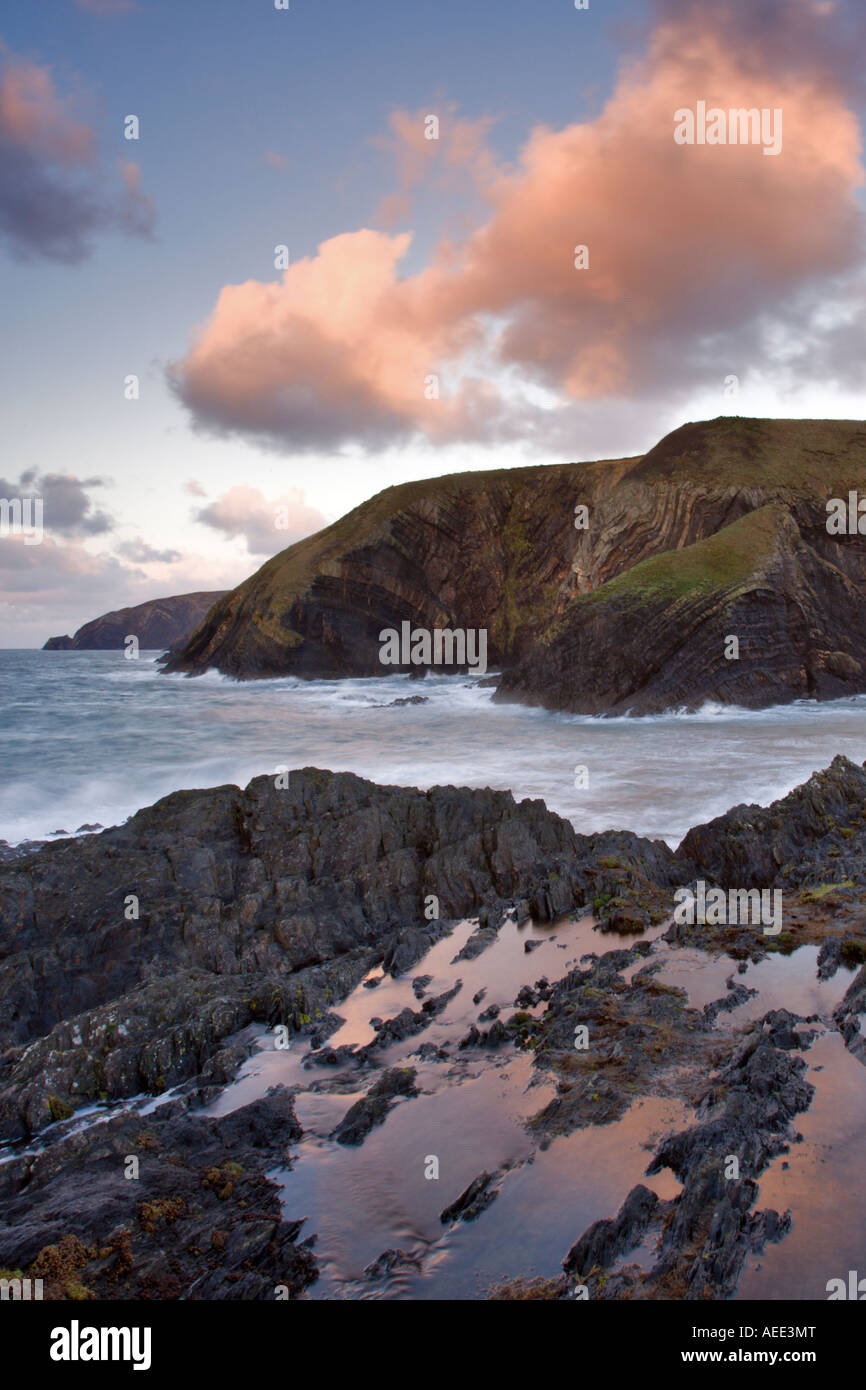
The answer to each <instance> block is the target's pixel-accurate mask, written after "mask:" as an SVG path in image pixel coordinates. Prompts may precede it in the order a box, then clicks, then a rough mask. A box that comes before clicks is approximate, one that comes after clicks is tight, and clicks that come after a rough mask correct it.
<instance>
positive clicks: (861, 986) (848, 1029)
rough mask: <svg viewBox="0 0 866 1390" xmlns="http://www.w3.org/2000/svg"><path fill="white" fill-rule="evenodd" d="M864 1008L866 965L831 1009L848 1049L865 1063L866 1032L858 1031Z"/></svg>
mask: <svg viewBox="0 0 866 1390" xmlns="http://www.w3.org/2000/svg"><path fill="white" fill-rule="evenodd" d="M864 1010H866V965H864V966H862V967H861V968H860V970H858V972H857V974H856V975H855V976H854V979H853V980H852V981H851V983H850V985H849V986H848V988H847V990H846V991H845V995H844V998H843V999H842V1000H841V1001H840V1003H838V1004H837V1005H836V1008H835V1009H834V1011H833V1021H834V1023H835V1024H836V1027H837V1028H838V1029H839V1032H840V1033H841V1034H842V1037H843V1039H844V1042H845V1046H846V1047H847V1049H848V1051H849V1052H850V1053H852V1054H853V1056H855V1057H856V1058H857V1060H858V1061H860V1062H863V1063H864V1065H866V1034H863V1033H862V1032H861V1031H860V1025H861V1022H862V1015H863V1012H864Z"/></svg>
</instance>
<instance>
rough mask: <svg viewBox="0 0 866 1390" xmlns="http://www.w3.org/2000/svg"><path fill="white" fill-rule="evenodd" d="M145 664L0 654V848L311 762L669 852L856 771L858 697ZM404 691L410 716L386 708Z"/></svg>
mask: <svg viewBox="0 0 866 1390" xmlns="http://www.w3.org/2000/svg"><path fill="white" fill-rule="evenodd" d="M159 655H160V653H158V652H142V653H141V654H140V656H139V659H138V660H127V659H126V657H125V656H124V654H123V652H121V651H116V652H44V651H13V650H4V651H0V721H2V722H0V729H2V764H0V766H2V774H0V840H5V841H6V842H7V843H8V844H10V845H15V844H19V843H20V842H21V841H23V840H42V839H46V838H51V837H53V836H56V835H71V834H75V833H77V832H78V831H80V829H81V828H82V827H83V826H100V827H107V826H110V825H117V824H120V823H121V822H123V821H125V820H126V819H127V818H128V817H129V816H131V815H133V814H134V813H135V812H136V811H137V810H139V809H140V808H141V807H142V806H147V805H150V804H151V803H152V802H154V801H156V800H158V799H159V798H160V797H162V796H166V795H167V794H168V793H169V792H173V791H177V790H179V789H181V788H192V787H212V786H218V785H221V784H225V783H235V784H236V785H238V786H245V785H246V784H247V782H249V781H250V779H251V778H253V777H256V776H259V775H261V774H275V773H276V772H277V771H278V770H280V769H284V768H290V769H291V768H299V767H318V768H327V769H330V770H332V771H349V772H355V773H357V774H359V775H360V776H363V777H368V778H370V779H372V780H373V781H376V782H379V783H383V784H389V785H400V786H412V787H421V788H427V787H431V786H436V785H443V784H449V785H456V786H468V787H492V788H497V789H507V790H510V791H511V792H513V794H514V796H515V797H516V798H517V799H518V800H520V799H522V798H524V797H530V798H540V799H541V800H542V801H544V802H545V804H546V805H547V806H548V807H549V808H550V810H552V811H556V812H558V813H559V814H560V815H562V816H565V817H567V818H568V819H569V820H570V821H571V822H572V823H573V825H574V826H575V828H576V829H577V830H578V831H580V832H581V833H584V834H588V833H591V832H594V831H601V830H606V829H629V830H634V831H636V832H637V833H638V834H641V835H647V836H650V837H653V838H659V839H663V840H666V841H667V842H668V843H669V844H670V845H672V846H675V845H676V844H678V843H679V841H680V839H681V838H682V836H683V835H684V834H685V832H686V831H687V830H688V829H689V827H690V826H692V825H696V824H700V823H702V822H704V821H707V820H710V819H712V817H714V816H718V815H721V814H722V813H723V812H725V811H726V810H728V809H729V808H730V807H731V806H734V805H738V804H740V803H743V802H745V803H759V804H767V803H768V802H770V801H772V800H774V799H775V798H777V797H780V796H782V795H784V794H785V793H786V792H788V791H790V790H791V788H792V787H795V786H797V785H798V784H799V783H801V782H803V781H805V780H806V779H807V778H808V777H809V775H810V774H811V773H812V772H814V771H816V770H818V769H820V768H823V767H825V766H826V765H827V764H828V763H829V762H830V761H831V759H832V758H833V757H834V756H835V755H836V754H837V753H844V754H845V755H846V756H847V757H849V758H851V759H852V760H854V761H856V762H863V760H864V759H866V696H857V697H854V698H849V699H843V700H833V701H828V702H816V701H810V700H802V701H797V702H795V703H794V704H787V705H782V706H778V707H774V708H770V709H765V710H760V711H754V710H746V709H738V708H736V707H732V706H730V705H718V704H707V705H704V706H703V707H702V708H701V709H699V710H697V711H694V712H686V711H673V712H671V713H667V714H663V715H656V716H651V717H639V718H638V717H635V718H632V717H627V716H623V717H616V718H599V717H589V716H583V715H571V714H562V713H551V712H548V711H546V710H541V709H533V708H529V707H527V706H523V705H516V704H509V705H500V704H495V703H494V702H493V699H492V694H493V691H492V689H491V688H490V687H489V686H484V685H481V684H480V683H479V682H478V680H477V679H476V678H473V677H472V676H460V675H448V676H443V675H430V676H427V677H426V678H425V679H422V680H417V679H410V678H408V677H406V676H403V675H390V676H383V677H375V678H372V679H348V680H339V681H334V680H327V681H326V680H314V681H303V680H299V679H298V678H296V677H286V678H282V679H278V680H267V681H237V680H234V679H231V678H229V677H227V676H223V675H221V674H219V673H218V672H215V671H212V672H208V673H207V674H206V675H204V676H198V677H194V678H190V677H187V676H182V675H165V674H163V671H162V667H161V666H160V665H159V664H158V657H159ZM413 696H417V697H420V698H421V699H422V700H423V703H419V704H414V703H413V704H398V703H396V702H397V701H401V700H406V699H409V698H411V697H413Z"/></svg>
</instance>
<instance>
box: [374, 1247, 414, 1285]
mask: <svg viewBox="0 0 866 1390" xmlns="http://www.w3.org/2000/svg"><path fill="white" fill-rule="evenodd" d="M421 1267H422V1259H421V1256H420V1255H416V1254H413V1253H412V1251H411V1250H383V1251H382V1254H381V1255H379V1256H378V1257H377V1258H376V1259H375V1260H374V1261H373V1263H372V1264H369V1265H367V1266H366V1268H365V1269H364V1278H365V1279H388V1278H390V1276H391V1275H392V1274H395V1273H397V1272H399V1271H401V1270H405V1271H407V1272H411V1273H413V1274H417V1273H418V1271H419V1270H420V1269H421Z"/></svg>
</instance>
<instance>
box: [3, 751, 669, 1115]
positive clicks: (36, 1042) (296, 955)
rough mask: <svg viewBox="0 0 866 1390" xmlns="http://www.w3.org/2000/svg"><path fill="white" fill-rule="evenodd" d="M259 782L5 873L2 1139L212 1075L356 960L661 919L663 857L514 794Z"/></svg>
mask: <svg viewBox="0 0 866 1390" xmlns="http://www.w3.org/2000/svg"><path fill="white" fill-rule="evenodd" d="M276 780H277V779H274V778H270V777H258V778H256V779H255V780H254V781H253V782H251V783H250V785H249V786H248V787H247V788H246V790H245V791H241V790H240V789H239V788H238V787H234V786H226V787H217V788H214V789H212V790H209V791H189V792H177V793H175V794H173V795H172V796H168V797H165V798H164V799H163V800H162V801H159V802H157V803H156V805H155V806H151V807H147V808H146V809H144V810H142V811H139V812H138V814H137V815H135V816H133V817H132V818H131V819H130V820H129V821H128V822H127V823H126V824H125V825H123V826H119V827H116V828H115V829H112V830H106V831H104V832H103V833H102V834H99V835H92V836H88V837H86V838H83V839H81V840H67V841H56V842H54V843H53V844H51V845H47V846H45V847H43V848H41V849H39V850H37V851H36V852H34V853H32V854H29V855H26V856H25V857H23V858H22V859H19V860H15V861H13V862H11V863H8V864H0V1006H2V1007H0V1019H2V1022H0V1047H5V1049H6V1051H5V1053H4V1054H3V1055H2V1058H0V1138H2V1137H4V1136H11V1135H15V1134H18V1133H21V1132H25V1131H28V1130H38V1129H40V1128H41V1127H43V1126H44V1125H45V1124H46V1123H48V1122H49V1120H51V1119H56V1118H58V1117H59V1116H62V1115H64V1114H66V1113H68V1111H69V1109H70V1107H75V1106H78V1105H82V1104H84V1103H85V1102H87V1101H93V1100H97V1099H99V1098H115V1097H122V1096H129V1095H133V1094H135V1093H136V1092H138V1091H141V1090H147V1091H151V1092H154V1091H155V1092H159V1091H161V1090H163V1089H165V1088H166V1087H170V1086H172V1085H175V1084H177V1083H178V1082H181V1081H184V1080H186V1079H188V1078H191V1077H194V1076H197V1075H200V1074H204V1073H206V1074H207V1076H208V1078H209V1079H210V1080H219V1079H220V1078H221V1077H222V1076H223V1075H224V1073H225V1067H226V1059H224V1058H223V1056H222V1054H221V1048H222V1040H223V1039H224V1038H225V1037H226V1036H227V1035H228V1034H230V1033H233V1032H235V1031H236V1030H238V1029H241V1028H243V1027H245V1026H246V1025H247V1024H248V1023H251V1022H254V1021H257V1022H264V1023H270V1024H275V1023H285V1024H286V1025H287V1026H288V1027H289V1028H291V1029H296V1028H300V1027H301V1026H303V1025H305V1024H309V1023H310V1021H311V1020H312V1019H314V1018H315V1017H316V1016H318V1017H320V1018H321V1017H323V1016H324V1015H325V1014H326V1013H327V1011H328V1008H329V1004H330V1001H331V1000H332V999H333V998H339V997H342V996H343V995H344V994H346V993H347V992H348V990H349V989H351V988H353V987H354V986H355V985H356V984H357V983H358V981H359V980H360V979H361V978H362V977H363V975H364V974H365V973H366V972H367V970H369V969H370V968H371V966H372V965H374V964H378V963H381V962H383V961H384V962H385V963H386V968H389V969H391V970H394V971H395V973H396V971H397V970H399V969H405V968H407V967H408V965H409V964H410V963H411V962H413V961H415V960H417V959H419V957H420V956H421V955H422V954H423V953H424V951H425V950H426V949H427V948H428V947H429V946H430V944H431V942H432V941H433V940H435V939H436V937H437V935H439V934H441V932H442V923H443V922H445V921H447V920H454V919H459V918H462V917H465V916H468V915H478V916H479V918H480V920H481V921H482V922H488V921H490V922H494V923H495V922H498V921H499V920H500V919H501V918H502V916H503V915H504V913H505V911H506V908H507V907H508V906H509V905H511V904H520V905H521V907H520V911H521V914H522V915H524V916H525V915H526V913H527V911H531V912H532V914H533V915H534V916H535V917H536V918H537V919H539V920H542V921H544V920H551V919H552V918H554V917H555V916H557V915H559V914H561V913H564V912H567V911H570V910H572V909H573V908H575V907H576V906H578V905H580V904H583V903H585V902H586V901H587V900H589V901H590V902H591V901H592V900H593V898H594V897H595V896H600V897H601V898H602V900H603V901H602V902H601V903H600V907H603V906H604V905H606V904H608V903H611V902H615V901H619V900H620V899H621V898H624V899H625V900H626V901H627V900H629V897H630V895H631V894H633V893H638V894H640V896H641V898H642V899H643V897H645V896H646V895H647V894H649V895H650V896H652V895H653V894H655V895H656V897H657V900H658V903H659V905H660V907H659V910H660V911H663V904H664V903H665V902H666V901H667V899H669V896H670V885H671V884H672V883H673V882H674V881H676V878H677V870H676V866H675V863H674V856H673V853H672V851H671V850H669V849H668V848H667V846H666V845H664V844H662V843H661V842H656V841H648V840H640V839H638V837H637V836H630V835H628V834H623V833H621V832H609V833H607V834H604V835H597V836H581V835H578V834H577V833H576V832H575V831H574V829H573V828H572V826H571V825H570V824H569V822H567V821H565V820H562V819H561V818H560V817H559V816H556V815H554V814H552V813H551V812H549V811H548V810H547V809H546V807H545V806H544V804H543V802H541V801H523V802H521V803H520V804H519V805H518V804H516V803H515V801H514V798H513V797H512V796H511V794H510V793H509V792H493V791H486V790H485V791H470V790H468V789H466V788H455V787H434V788H432V789H431V790H429V791H427V792H418V791H414V790H411V789H405V788H401V787H379V786H376V785H375V784H373V783H371V782H366V781H364V780H362V779H361V778H359V777H355V776H353V775H352V774H350V773H340V774H333V773H328V772H319V771H317V770H316V769H314V768H307V769H304V770H303V771H300V772H293V773H291V775H290V778H289V786H288V787H282V786H281V787H279V788H278V787H276V785H275V781H276ZM600 860H601V861H603V863H601V864H600V863H599V861H600ZM430 896H434V897H435V898H436V899H437V900H438V907H439V914H440V915H439V919H438V920H435V921H428V920H427V919H426V918H425V915H424V909H425V902H426V900H427V899H428V897H430Z"/></svg>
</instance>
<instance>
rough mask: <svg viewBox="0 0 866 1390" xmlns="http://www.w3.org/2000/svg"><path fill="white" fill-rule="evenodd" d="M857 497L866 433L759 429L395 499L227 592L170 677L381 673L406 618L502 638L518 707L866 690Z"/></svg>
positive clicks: (403, 492)
mask: <svg viewBox="0 0 866 1390" xmlns="http://www.w3.org/2000/svg"><path fill="white" fill-rule="evenodd" d="M852 490H855V491H856V490H859V492H860V494H861V495H863V496H866V426H864V425H863V424H862V423H859V422H851V421H797V420H777V421H774V420H748V419H740V418H733V419H724V418H723V419H719V420H714V421H710V422H706V423H702V424H695V425H687V426H684V427H683V428H682V429H679V430H676V431H675V432H674V433H673V434H671V435H669V436H667V437H666V438H665V439H663V440H662V441H661V442H660V443H659V444H658V445H656V447H655V448H654V449H652V450H651V451H650V453H648V454H647V455H645V456H644V457H642V458H638V459H626V460H616V461H612V462H604V463H591V464H569V465H563V466H561V467H544V468H528V469H515V470H502V471H499V472H492V473H469V474H458V475H453V476H450V477H445V478H439V479H434V480H432V481H429V482H423V483H411V484H406V485H404V486H402V487H398V488H389V489H387V490H386V491H385V492H383V493H380V494H379V495H378V496H377V497H374V498H373V499H371V501H369V502H367V503H364V504H363V506H361V507H358V508H356V509H355V511H353V512H351V513H350V514H349V515H348V516H346V517H344V518H343V519H342V520H341V521H339V522H337V523H336V524H335V525H334V526H331V527H329V528H327V529H326V530H324V531H322V532H320V533H319V534H318V535H316V536H312V537H310V538H308V539H307V540H305V541H302V542H300V543H299V544H298V545H295V546H292V547H290V548H289V549H288V550H286V551H284V552H282V553H281V554H280V555H277V556H274V558H273V559H272V560H270V561H268V563H267V564H266V565H264V566H263V568H262V569H261V570H259V571H258V572H257V573H256V574H254V575H253V576H252V577H251V578H250V579H249V580H247V581H246V582H245V583H244V584H242V585H241V586H240V587H239V588H238V589H235V590H234V591H233V592H232V593H230V594H227V595H226V596H225V597H224V598H223V599H221V600H220V601H219V602H218V603H217V604H216V605H215V606H214V608H213V610H212V611H211V612H210V613H209V614H208V615H207V618H206V620H205V621H204V622H203V623H202V624H201V626H200V627H199V629H198V630H197V631H196V632H195V634H194V635H193V637H192V638H191V639H190V641H188V642H187V643H186V645H185V646H184V647H183V649H182V650H180V651H177V652H175V653H174V654H173V655H172V657H171V659H170V660H169V663H168V669H169V670H173V671H186V672H189V673H191V674H196V673H198V672H201V671H204V670H206V669H207V668H208V667H209V666H215V667H217V668H218V669H219V670H222V671H225V672H227V673H229V674H232V675H235V676H238V677H240V678H250V677H256V676H273V675H281V674H287V673H295V674H298V675H301V676H310V677H312V676H340V675H381V674H382V673H383V670H393V669H395V668H393V667H388V668H384V667H383V666H382V665H381V664H380V661H379V648H380V641H379V633H380V632H381V631H382V629H384V628H399V626H400V624H401V623H402V622H404V621H408V622H410V623H411V624H412V625H413V627H417V628H424V629H428V630H430V629H434V628H437V627H438V628H443V627H448V628H463V629H467V630H469V629H478V628H486V629H487V631H488V663H489V665H491V666H498V667H501V668H502V669H503V672H504V674H503V678H502V682H501V685H500V689H499V692H498V697H499V698H503V699H519V700H522V701H527V702H530V703H536V704H541V705H545V706H547V707H549V708H554V709H566V710H573V711H580V712H588V713H603V712H609V711H620V712H621V711H624V710H631V711H632V712H634V713H645V712H651V711H655V710H659V709H663V708H665V707H668V706H671V705H680V704H687V705H688V704H695V703H700V702H701V701H703V700H705V699H717V700H721V701H728V702H735V703H741V704H747V705H752V706H758V705H764V704H768V703H773V702H775V701H781V700H786V699H792V698H797V697H799V696H816V697H819V698H827V697H832V696H835V695H842V694H845V693H850V692H853V691H861V690H864V689H866V668H864V665H863V663H862V661H861V658H860V653H862V650H863V643H864V638H866V626H864V620H863V617H862V615H861V609H862V607H863V604H862V599H863V597H864V596H866V537H863V536H860V535H859V534H856V533H855V534H852V535H847V534H843V535H831V534H829V533H828V531H827V526H826V522H827V510H826V504H827V501H828V500H829V499H830V498H833V497H841V498H847V496H848V493H849V492H850V491H852ZM581 507H584V508H586V512H585V513H584V514H582V513H581V512H580V511H576V508H581ZM583 522H585V525H584V524H579V523H583ZM729 636H735V637H736V638H737V639H738V644H739V652H738V655H737V656H736V657H732V656H730V655H729V654H728V652H729V651H730V650H731V648H730V647H729V646H728V647H726V639H727V638H728V637H729ZM414 669H416V670H418V668H417V667H416V668H414Z"/></svg>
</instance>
